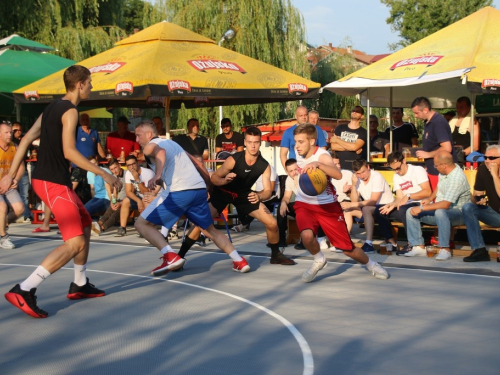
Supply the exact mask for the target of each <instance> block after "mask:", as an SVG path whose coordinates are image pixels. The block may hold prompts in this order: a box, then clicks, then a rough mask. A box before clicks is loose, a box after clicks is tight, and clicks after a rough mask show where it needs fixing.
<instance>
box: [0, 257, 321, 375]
mask: <svg viewBox="0 0 500 375" xmlns="http://www.w3.org/2000/svg"><path fill="white" fill-rule="evenodd" d="M0 266H17V267H32V268H36V267H38V266H32V265H26V264H4V263H0ZM61 269H64V270H70V271H72V270H73V268H69V267H62V268H61ZM87 271H89V272H96V273H105V274H111V275H120V276H131V277H138V278H142V279H149V280H158V281H166V282H170V283H175V284H180V285H186V286H191V287H194V288H198V289H202V290H205V291H208V292H213V293H218V294H222V295H224V296H226V297H230V298H233V299H236V300H238V301H241V302H244V303H246V304H248V305H250V306H253V307H255V308H257V309H259V310H261V311H263V312H265V313H266V314H268V315H270V316H272V317H273V318H275V319H277V320H279V321H280V322H281V323H282V324H283V325H284V326H285V327H286V328H287V329H288V330H289V331H290V333H291V334H292V335H293V337H294V338H295V340H296V341H297V343H298V344H299V347H300V350H301V351H302V358H303V361H304V371H303V372H302V374H303V375H312V374H313V373H314V359H313V356H312V352H311V348H310V347H309V344H308V343H307V341H306V339H305V338H304V336H302V334H301V333H300V331H299V330H298V329H297V328H296V327H295V326H294V325H293V324H292V323H291V322H290V321H288V320H287V319H285V318H284V317H282V316H281V315H279V314H277V313H275V312H274V311H272V310H269V309H268V308H266V307H264V306H262V305H259V304H258V303H255V302H253V301H250V300H248V299H246V298H243V297H240V296H237V295H235V294H231V293H227V292H223V291H221V290H218V289H213V288H207V287H204V286H201V285H196V284H191V283H186V282H184V281H177V280H168V279H164V278H160V277H152V276H145V275H134V274H130V273H121V272H112V271H100V270H91V269H88V268H87Z"/></svg>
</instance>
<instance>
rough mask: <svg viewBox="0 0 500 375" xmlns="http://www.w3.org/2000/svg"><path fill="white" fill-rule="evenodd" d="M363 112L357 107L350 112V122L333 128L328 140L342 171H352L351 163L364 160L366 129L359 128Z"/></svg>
mask: <svg viewBox="0 0 500 375" xmlns="http://www.w3.org/2000/svg"><path fill="white" fill-rule="evenodd" d="M364 115H365V110H364V109H363V107H361V106H359V105H357V106H355V107H354V108H353V109H352V111H351V122H350V123H349V124H347V125H345V124H343V125H339V126H337V127H336V128H335V131H334V133H335V134H334V135H332V137H331V138H330V143H331V147H332V151H336V152H337V156H338V157H339V159H340V165H341V166H342V169H349V170H352V162H353V161H354V160H356V159H358V158H362V159H366V155H365V152H366V140H367V139H368V138H367V137H368V135H367V132H366V129H363V128H362V127H361V125H360V124H361V120H362V119H363V118H364Z"/></svg>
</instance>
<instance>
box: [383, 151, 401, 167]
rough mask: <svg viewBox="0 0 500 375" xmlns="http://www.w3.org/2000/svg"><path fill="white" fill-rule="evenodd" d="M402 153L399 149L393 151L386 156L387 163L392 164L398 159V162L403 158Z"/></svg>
mask: <svg viewBox="0 0 500 375" xmlns="http://www.w3.org/2000/svg"><path fill="white" fill-rule="evenodd" d="M404 158H405V157H404V155H403V153H402V152H401V151H394V152H392V153H390V154H389V156H387V163H389V164H392V163H394V162H395V161H399V162H400V163H402V162H403V160H404Z"/></svg>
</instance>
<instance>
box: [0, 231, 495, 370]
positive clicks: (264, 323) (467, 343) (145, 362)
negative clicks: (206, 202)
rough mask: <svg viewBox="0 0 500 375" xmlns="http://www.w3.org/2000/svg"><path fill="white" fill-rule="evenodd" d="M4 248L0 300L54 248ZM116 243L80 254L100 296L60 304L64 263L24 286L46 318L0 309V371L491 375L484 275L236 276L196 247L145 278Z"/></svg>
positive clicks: (277, 269)
mask: <svg viewBox="0 0 500 375" xmlns="http://www.w3.org/2000/svg"><path fill="white" fill-rule="evenodd" d="M134 237H135V236H134ZM13 240H14V242H15V243H16V245H17V246H18V247H17V248H16V249H13V250H4V249H0V275H1V278H0V285H1V291H2V293H5V292H7V291H8V290H9V289H10V288H11V287H12V286H14V285H15V284H16V283H19V282H21V281H22V280H24V279H25V278H26V277H27V276H28V275H29V274H30V273H31V272H32V271H33V270H34V268H35V267H36V266H37V265H38V264H39V263H40V262H41V260H42V259H43V257H44V256H45V255H46V254H47V253H48V252H49V251H50V250H51V249H53V248H54V247H55V246H57V245H58V244H60V243H61V241H60V240H58V239H56V237H55V236H52V237H46V238H37V237H28V236H20V237H13ZM120 241H121V243H118V242H108V243H104V242H95V241H94V242H92V244H91V254H90V261H89V264H88V268H89V270H88V276H89V278H90V281H91V282H92V283H94V284H95V285H96V286H98V287H99V288H102V289H104V290H106V292H107V295H106V296H105V297H102V298H96V299H88V300H79V301H70V300H68V299H66V293H67V291H68V288H69V284H70V282H71V281H73V269H72V264H69V265H68V266H67V268H64V269H62V270H60V271H59V272H57V273H55V274H54V275H52V276H50V278H49V279H48V280H46V281H45V282H44V283H43V284H42V285H41V286H40V288H39V289H38V292H37V295H38V304H39V306H40V307H41V308H43V309H44V310H46V311H48V312H49V317H48V318H47V319H33V318H31V317H29V316H27V315H25V314H23V313H22V312H21V311H19V310H18V309H16V308H14V307H13V306H11V305H10V304H9V303H8V302H7V301H5V300H4V299H3V298H2V299H1V302H0V337H1V338H2V339H1V345H0V374H2V375H6V374H186V375H188V374H189V375H190V374H216V375H219V374H220V375H225V374H252V375H253V374H273V375H278V374H284V375H290V374H363V375H367V374H454V375H456V374H481V375H487V374H492V375H493V374H494V375H497V374H499V373H500V370H499V369H500V355H499V350H500V347H499V343H500V318H499V317H500V315H499V312H500V298H499V295H500V293H499V291H500V278H499V276H498V274H491V275H477V274H471V273H464V272H452V271H446V272H444V271H439V270H432V269H419V268H416V269H408V268H402V267H389V266H386V267H387V270H388V271H389V273H390V274H391V277H390V279H388V280H376V279H375V278H373V277H372V276H371V274H369V273H368V272H367V271H366V269H364V268H363V267H361V266H359V265H355V264H350V263H344V262H341V261H330V262H329V264H328V266H327V267H326V268H325V269H324V270H322V271H320V273H319V274H318V277H317V278H316V280H315V281H314V282H312V283H310V284H304V283H303V282H302V281H301V275H302V273H303V272H304V271H305V270H306V269H307V268H308V267H309V265H310V262H311V260H310V259H308V258H306V257H297V259H296V260H297V263H298V264H297V265H296V266H291V267H290V266H288V267H286V266H279V265H271V264H269V258H268V257H267V256H266V255H265V254H262V255H259V254H255V253H252V254H249V255H246V257H247V260H248V261H249V264H250V266H251V267H252V271H251V272H250V273H248V274H239V273H236V272H232V271H231V266H232V263H231V261H230V259H229V257H228V256H227V255H225V254H223V253H220V252H218V251H216V250H210V249H208V250H206V249H202V251H200V250H196V251H192V252H190V253H189V254H188V256H187V263H186V265H185V267H184V271H182V272H178V273H170V274H168V275H166V276H165V277H162V278H155V277H151V276H150V271H151V269H153V268H154V267H156V266H158V265H159V264H160V260H159V259H158V257H159V256H160V253H159V252H158V251H157V250H156V249H153V248H152V247H150V246H149V245H147V244H145V243H142V244H141V243H135V244H134V243H131V241H129V240H128V237H125V238H123V240H120ZM136 242H137V241H136ZM142 242H143V241H142ZM258 246H265V245H262V244H260V243H259V245H258ZM176 248H178V247H176Z"/></svg>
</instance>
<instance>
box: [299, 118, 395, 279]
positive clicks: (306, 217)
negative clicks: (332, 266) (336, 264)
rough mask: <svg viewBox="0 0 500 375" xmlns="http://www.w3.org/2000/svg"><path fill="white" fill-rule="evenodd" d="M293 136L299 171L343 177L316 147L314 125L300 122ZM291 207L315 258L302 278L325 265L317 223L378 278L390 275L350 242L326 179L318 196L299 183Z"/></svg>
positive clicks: (325, 154) (304, 241) (332, 241)
mask: <svg viewBox="0 0 500 375" xmlns="http://www.w3.org/2000/svg"><path fill="white" fill-rule="evenodd" d="M294 139H295V148H296V152H297V164H298V165H299V168H300V173H306V172H307V171H309V170H314V169H316V168H319V169H320V170H322V171H323V172H325V174H326V175H327V176H329V177H331V178H334V179H337V180H338V179H341V178H342V173H341V172H340V170H339V169H338V168H337V167H336V166H335V165H334V164H333V159H332V157H331V156H330V154H328V151H326V150H323V149H321V148H319V147H318V146H315V142H316V128H315V127H314V125H311V124H302V125H299V126H298V127H297V128H296V129H295V130H294ZM294 208H295V213H296V220H297V227H298V229H299V232H300V237H301V239H302V242H303V244H304V246H305V247H306V248H307V250H309V252H310V253H311V254H312V255H313V257H314V261H313V263H312V265H311V267H309V269H308V270H307V271H306V272H304V274H303V275H302V281H304V282H305V283H309V282H311V281H313V280H314V278H315V277H316V274H317V273H318V271H320V270H321V269H323V268H324V267H325V266H326V264H327V262H326V258H325V255H324V254H323V252H322V251H321V250H320V248H319V244H318V241H317V240H316V234H317V231H318V227H319V226H320V225H321V228H323V230H324V232H325V234H326V236H327V237H328V239H329V240H330V243H331V244H332V245H333V246H335V247H336V248H337V249H341V250H342V251H343V252H344V254H345V255H347V256H348V257H350V258H352V259H354V260H356V261H358V262H359V263H361V264H364V265H365V266H366V267H367V268H368V270H369V271H370V272H371V273H372V275H373V276H375V277H376V278H377V279H387V278H388V276H389V275H388V274H387V271H386V270H385V269H383V268H382V266H380V265H379V264H378V263H377V262H374V261H372V260H371V259H369V258H368V256H367V255H366V254H365V253H364V252H363V251H362V250H361V249H360V248H357V247H355V246H354V244H353V243H352V241H351V238H350V236H349V232H348V231H347V226H346V224H345V220H344V215H343V213H342V208H341V207H340V204H339V203H338V202H337V193H336V191H335V188H334V187H333V185H332V184H331V182H330V180H329V179H328V185H327V187H326V189H325V191H323V192H322V193H321V194H319V195H317V196H309V195H306V194H305V193H304V192H303V191H302V189H301V188H300V185H299V186H298V188H297V196H296V198H295V207H294Z"/></svg>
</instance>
